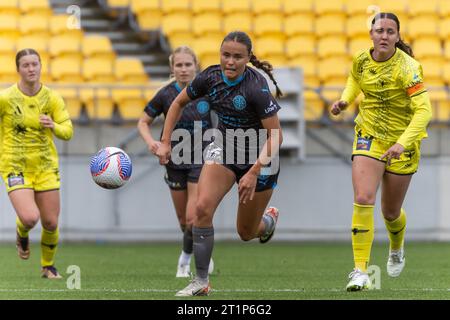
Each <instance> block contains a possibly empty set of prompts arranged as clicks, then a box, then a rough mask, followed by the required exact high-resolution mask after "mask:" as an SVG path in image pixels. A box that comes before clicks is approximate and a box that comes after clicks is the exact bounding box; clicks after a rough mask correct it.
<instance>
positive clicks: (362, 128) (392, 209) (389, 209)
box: [331, 13, 431, 291]
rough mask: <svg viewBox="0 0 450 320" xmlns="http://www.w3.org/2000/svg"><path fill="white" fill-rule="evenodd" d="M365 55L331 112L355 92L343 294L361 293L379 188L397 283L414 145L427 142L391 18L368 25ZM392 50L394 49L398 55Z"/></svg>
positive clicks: (419, 94) (406, 51)
mask: <svg viewBox="0 0 450 320" xmlns="http://www.w3.org/2000/svg"><path fill="white" fill-rule="evenodd" d="M370 38H371V39H372V41H373V48H371V49H367V50H364V51H362V52H360V53H358V54H357V55H356V56H355V57H354V60H353V67H352V70H351V72H350V75H349V77H348V80H347V84H346V87H345V90H344V92H343V93H342V96H341V99H340V100H339V101H336V102H334V103H333V105H332V107H331V113H332V114H334V115H338V114H339V113H340V112H341V111H343V110H345V108H346V107H347V106H348V105H349V104H351V103H352V102H353V101H354V100H355V98H356V97H357V95H358V94H359V93H360V92H361V91H362V92H363V93H364V99H363V100H362V102H361V104H360V105H359V115H358V116H357V118H356V119H355V123H356V126H355V139H354V143H353V153H352V159H353V163H352V181H353V190H354V206H353V219H352V245H353V255H354V261H355V269H354V270H353V271H352V272H351V273H350V275H349V278H350V282H349V283H348V285H347V290H348V291H358V290H363V289H368V288H370V286H371V282H370V279H369V276H368V274H367V266H368V264H369V258H370V251H371V246H372V242H373V238H374V218H373V211H374V204H375V197H376V193H377V189H378V186H379V184H380V183H381V209H382V214H383V217H384V221H385V224H386V228H387V230H388V234H389V240H390V247H389V257H388V262H387V273H388V275H389V276H391V277H397V276H399V275H400V273H401V272H402V270H403V267H404V265H405V256H404V248H403V243H404V236H405V230H406V214H405V211H404V210H403V208H402V204H403V200H404V198H405V195H406V192H407V190H408V186H409V183H410V181H411V178H412V175H413V174H414V173H415V172H416V171H417V168H418V165H419V159H420V141H421V139H423V138H425V137H426V136H427V133H426V127H427V125H428V122H429V121H430V119H431V103H430V99H429V97H428V93H427V91H426V89H425V87H424V84H423V74H422V67H421V65H420V64H419V62H417V61H416V60H415V59H414V58H413V53H412V50H411V48H410V47H409V46H408V45H406V44H405V43H404V42H403V41H402V40H401V37H400V22H399V20H398V18H397V16H395V15H394V14H392V13H379V14H377V15H376V16H375V17H374V19H373V20H372V28H371V30H370ZM398 49H400V50H398Z"/></svg>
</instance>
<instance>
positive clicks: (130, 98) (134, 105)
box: [112, 88, 147, 121]
mask: <svg viewBox="0 0 450 320" xmlns="http://www.w3.org/2000/svg"><path fill="white" fill-rule="evenodd" d="M112 97H113V101H114V102H115V103H116V104H117V107H118V109H119V112H120V115H121V116H122V118H123V119H125V120H133V121H136V120H137V119H139V117H140V116H141V115H142V112H143V111H144V107H145V105H146V104H147V99H146V97H145V95H144V92H143V90H142V89H126V88H123V89H121V88H120V89H116V88H115V89H113V90H112Z"/></svg>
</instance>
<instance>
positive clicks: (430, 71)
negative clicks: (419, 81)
mask: <svg viewBox="0 0 450 320" xmlns="http://www.w3.org/2000/svg"><path fill="white" fill-rule="evenodd" d="M419 62H420V64H421V65H422V69H423V77H424V82H425V84H430V85H431V84H433V85H436V84H437V85H439V84H443V82H444V78H443V73H442V66H443V65H444V62H445V60H444V58H442V57H435V58H423V59H420V61H419Z"/></svg>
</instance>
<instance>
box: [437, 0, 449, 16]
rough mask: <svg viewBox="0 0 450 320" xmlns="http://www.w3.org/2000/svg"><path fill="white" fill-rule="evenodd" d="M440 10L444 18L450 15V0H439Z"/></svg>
mask: <svg viewBox="0 0 450 320" xmlns="http://www.w3.org/2000/svg"><path fill="white" fill-rule="evenodd" d="M438 11H439V14H440V16H441V17H443V18H445V17H448V16H450V1H448V0H439V3H438Z"/></svg>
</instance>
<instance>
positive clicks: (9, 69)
mask: <svg viewBox="0 0 450 320" xmlns="http://www.w3.org/2000/svg"><path fill="white" fill-rule="evenodd" d="M18 79H19V77H18V75H17V70H16V65H15V62H14V59H11V58H8V57H2V56H0V82H7V83H13V82H16V81H17V80H18Z"/></svg>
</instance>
